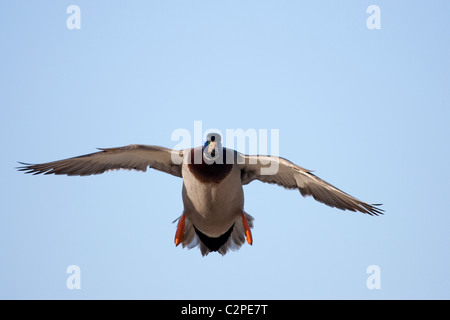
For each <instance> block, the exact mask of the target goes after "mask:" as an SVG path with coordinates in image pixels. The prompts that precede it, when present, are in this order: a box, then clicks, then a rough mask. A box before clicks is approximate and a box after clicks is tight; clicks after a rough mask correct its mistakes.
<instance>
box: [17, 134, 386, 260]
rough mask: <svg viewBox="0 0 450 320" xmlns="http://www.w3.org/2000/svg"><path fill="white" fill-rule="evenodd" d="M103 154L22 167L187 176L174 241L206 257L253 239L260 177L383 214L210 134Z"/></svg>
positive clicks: (288, 165) (307, 174)
mask: <svg viewBox="0 0 450 320" xmlns="http://www.w3.org/2000/svg"><path fill="white" fill-rule="evenodd" d="M99 150H100V151H99V152H95V153H91V154H87V155H83V156H78V157H74V158H69V159H65V160H60V161H53V162H48V163H43V164H27V163H22V162H19V163H20V164H22V165H23V166H21V167H18V168H17V169H18V170H19V171H24V172H26V173H32V174H41V173H42V174H46V175H47V174H57V175H68V176H88V175H93V174H100V173H104V172H106V171H110V170H117V169H128V170H132V169H133V170H138V171H144V172H145V171H146V170H147V168H148V167H150V168H153V169H156V170H159V171H162V172H166V173H169V174H171V175H174V176H176V177H180V178H182V179H183V188H182V199H183V204H184V211H183V213H182V215H181V216H180V217H179V218H178V219H176V220H175V221H174V222H178V223H177V229H176V232H175V240H174V241H175V245H176V246H178V245H180V244H182V247H183V248H184V247H188V248H193V247H196V246H199V247H200V251H201V253H202V255H207V254H208V253H210V252H211V251H217V252H219V253H221V254H222V255H224V254H226V253H227V251H229V250H230V249H231V250H237V249H239V248H240V247H241V246H242V245H243V244H244V243H245V241H247V242H248V243H249V244H252V243H253V237H252V232H251V229H252V228H253V220H254V219H253V217H252V216H251V215H249V214H248V213H246V212H245V211H244V191H243V186H244V185H246V184H248V183H250V182H252V181H254V180H259V181H262V182H267V183H274V184H277V185H279V186H282V187H284V188H286V189H298V190H299V191H300V193H301V195H302V196H304V197H305V196H312V197H313V198H314V199H315V200H317V201H319V202H322V203H324V204H326V205H328V206H330V207H335V208H338V209H342V210H350V211H358V212H362V213H365V214H369V215H375V216H376V215H379V214H383V210H382V209H380V208H378V206H380V204H368V203H365V202H363V201H360V200H358V199H356V198H354V197H352V196H350V195H349V194H347V193H345V192H343V191H341V190H339V189H338V188H336V187H334V186H332V185H331V184H329V183H328V182H326V181H324V180H322V179H320V178H319V177H317V176H316V175H314V174H313V173H312V172H311V171H310V170H307V169H305V168H302V167H300V166H298V165H296V164H294V163H292V162H290V161H289V160H286V159H284V158H281V157H274V156H264V155H245V154H242V153H240V152H237V151H235V150H232V149H227V148H224V147H223V146H222V142H221V136H220V135H219V134H217V133H210V134H208V136H207V138H206V142H205V144H204V145H203V146H200V147H196V148H192V149H184V150H173V149H168V148H164V147H159V146H149V145H128V146H125V147H119V148H107V149H105V148H100V149H99Z"/></svg>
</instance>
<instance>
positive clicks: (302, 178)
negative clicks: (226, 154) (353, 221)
mask: <svg viewBox="0 0 450 320" xmlns="http://www.w3.org/2000/svg"><path fill="white" fill-rule="evenodd" d="M238 159H239V162H238V163H240V166H241V181H242V184H243V185H245V184H248V183H250V182H252V181H253V180H259V181H262V182H266V183H275V184H277V185H279V186H282V187H284V188H287V189H298V190H299V191H300V193H301V195H302V196H304V197H306V196H312V197H313V198H314V199H315V200H317V201H319V202H322V203H324V204H326V205H328V206H330V207H335V208H339V209H342V210H350V211H359V212H362V213H366V214H369V215H379V214H383V210H382V209H380V208H377V206H379V204H368V203H365V202H363V201H360V200H358V199H356V198H355V197H352V196H351V195H349V194H347V193H345V192H344V191H342V190H339V189H338V188H336V187H335V186H333V185H331V184H329V183H328V182H326V181H324V180H322V179H320V178H319V177H317V176H316V175H314V174H313V173H312V172H311V170H308V169H305V168H302V167H300V166H298V165H296V164H294V163H292V162H290V161H289V160H286V159H284V158H280V157H273V156H249V155H243V154H239V155H238Z"/></svg>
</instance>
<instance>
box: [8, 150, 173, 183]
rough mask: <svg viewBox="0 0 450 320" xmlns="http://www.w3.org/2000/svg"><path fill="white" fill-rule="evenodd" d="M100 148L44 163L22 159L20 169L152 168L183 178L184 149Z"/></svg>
mask: <svg viewBox="0 0 450 320" xmlns="http://www.w3.org/2000/svg"><path fill="white" fill-rule="evenodd" d="M99 150H101V151H100V152H95V153H91V154H87V155H84V156H79V157H74V158H69V159H65V160H59V161H53V162H48V163H42V164H28V163H22V162H19V163H20V164H22V165H23V166H22V167H18V168H17V169H18V170H19V171H25V172H26V173H33V174H41V173H43V174H65V175H68V176H88V175H92V174H100V173H103V172H106V171H109V170H118V169H128V170H132V169H134V170H138V171H147V168H148V167H150V168H153V169H156V170H159V171H162V172H166V173H169V174H171V175H174V176H176V177H181V160H180V159H182V151H179V150H172V149H167V148H164V147H158V146H146V145H137V144H132V145H128V146H125V147H120V148H108V149H103V148H99ZM177 160H180V161H177ZM174 161H175V162H174ZM177 162H178V163H177Z"/></svg>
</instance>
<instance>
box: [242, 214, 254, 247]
mask: <svg viewBox="0 0 450 320" xmlns="http://www.w3.org/2000/svg"><path fill="white" fill-rule="evenodd" d="M242 224H243V225H244V230H245V237H246V238H247V242H248V244H250V245H251V244H252V243H253V237H252V231H251V230H250V227H249V226H248V222H247V219H245V215H244V213H242Z"/></svg>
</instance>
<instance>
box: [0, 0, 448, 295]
mask: <svg viewBox="0 0 450 320" xmlns="http://www.w3.org/2000/svg"><path fill="white" fill-rule="evenodd" d="M71 4H76V5H78V6H79V7H80V9H81V16H80V17H81V29H79V30H69V29H68V28H67V27H66V19H67V18H68V16H69V15H68V14H67V13H66V9H67V7H68V6H69V5H71ZM373 4H375V5H378V6H379V7H380V9H381V29H380V30H369V29H368V28H367V27H366V20H367V18H368V17H369V14H367V13H366V9H367V7H368V6H369V5H373ZM449 12H450V4H449V2H448V1H433V2H432V3H429V2H425V1H415V2H411V1H287V0H286V1H204V0H202V1H200V0H197V1H191V0H190V1H181V0H179V1H133V2H131V3H130V2H125V1H95V2H92V1H75V2H68V1H40V2H36V1H3V2H1V4H0V41H1V50H0V58H1V59H0V61H1V63H0V91H1V94H0V106H1V108H2V109H1V110H2V117H1V126H0V137H1V146H2V157H0V164H1V165H0V168H1V169H0V170H1V177H2V182H3V183H2V184H1V193H0V194H1V210H0V257H1V264H0V283H1V285H0V298H2V299H6V298H19V299H24V298H32V299H34V298H39V299H50V298H58V299H107V298H112V299H119V298H124V299H127V298H137V299H310V298H313V299H317V298H318V299H329V298H334V299H436V298H437V299H449V298H450V290H449V287H450V276H449V274H448V270H450V256H449V254H448V248H449V245H450V241H449V233H448V227H449V225H450V214H449V213H450V212H449V209H448V204H447V199H448V196H449V190H450V171H449V169H448V163H449V162H450V161H449V160H450V152H449V151H450V150H449V147H448V146H449V143H448V141H449V138H450V129H449V120H450V104H449V103H450V93H449V90H448V86H449V80H450V72H449V71H450V59H449V57H450V46H449V36H448V35H449V34H450V22H449V19H448V17H449ZM194 121H202V125H203V129H204V130H206V129H208V128H218V129H220V130H221V131H222V132H225V130H226V129H239V128H242V129H244V130H247V129H268V130H270V129H278V130H279V134H280V146H279V150H280V155H281V156H283V157H285V158H287V159H289V160H291V161H292V162H294V163H296V164H298V165H300V166H303V167H306V168H308V169H311V170H314V171H315V173H316V174H317V175H318V176H319V177H321V178H322V179H324V180H326V181H328V182H330V183H332V184H334V185H335V186H337V187H339V188H341V189H342V190H344V191H346V192H348V193H350V194H352V195H354V196H356V197H358V198H360V199H361V200H363V201H367V202H372V203H383V208H384V209H385V210H386V214H385V215H384V216H381V217H370V216H366V215H363V214H356V213H349V212H343V211H340V210H337V209H333V208H329V207H327V206H325V205H323V204H320V203H318V202H316V201H314V200H313V199H311V198H302V197H301V196H300V194H299V193H298V192H296V191H287V190H284V189H283V188H279V187H276V186H273V185H267V184H263V183H259V182H253V183H251V184H250V185H248V186H246V187H245V188H244V191H245V195H246V204H245V209H246V211H247V212H248V213H250V214H251V215H253V216H254V217H255V228H254V231H253V238H254V244H253V246H249V245H244V246H243V247H242V248H241V249H240V250H239V251H237V252H231V253H229V254H227V255H226V256H224V257H222V256H220V255H219V254H210V255H209V256H207V257H202V256H201V254H200V252H199V250H198V249H193V250H186V249H185V250H183V249H181V248H180V247H175V246H174V244H173V237H174V234H175V227H176V226H175V224H172V221H173V220H174V219H175V218H177V217H178V216H179V215H180V214H181V213H182V201H181V186H182V181H181V179H178V178H176V177H173V176H169V175H167V174H164V173H161V172H157V171H153V170H149V171H147V172H146V173H140V172H127V171H125V172H109V173H106V174H103V175H99V176H92V177H81V178H80V177H65V176H35V177H34V176H30V175H24V174H22V173H19V172H17V171H15V169H14V167H15V166H16V165H17V161H24V162H31V163H39V162H47V161H51V160H58V159H63V158H67V157H71V156H76V155H81V154H86V153H90V152H94V151H95V148H96V147H115V146H123V145H127V144H131V143H142V144H151V145H162V146H166V147H173V146H174V145H175V144H176V142H174V141H171V134H172V132H173V131H174V130H176V129H179V128H184V129H187V130H189V131H192V130H193V129H194ZM69 265H77V266H79V267H80V270H81V277H80V279H81V289H80V290H76V289H75V290H69V289H68V288H67V287H66V280H67V278H68V276H69V275H68V274H67V273H66V269H67V267H68V266H69ZM371 265H376V266H379V268H380V270H381V277H380V279H381V288H380V289H373V290H370V289H368V287H367V285H366V281H367V278H368V277H369V274H367V272H366V270H367V267H369V266H371Z"/></svg>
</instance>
